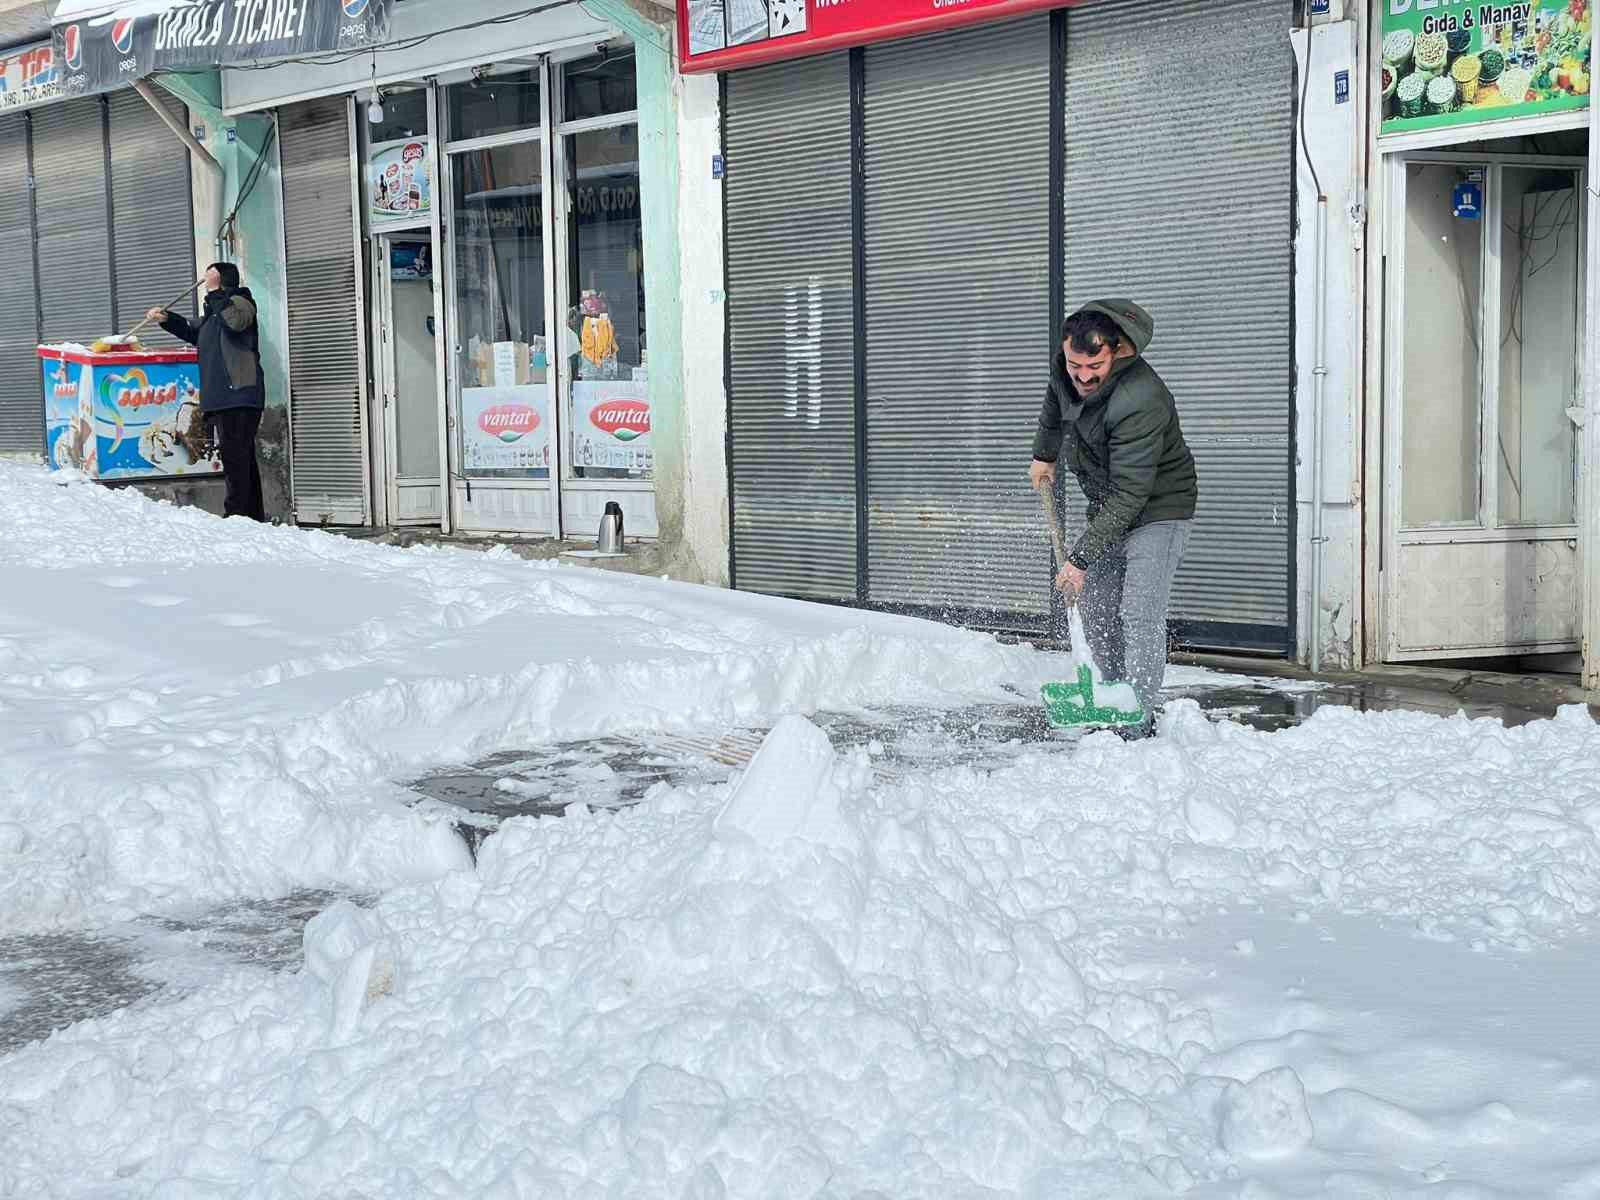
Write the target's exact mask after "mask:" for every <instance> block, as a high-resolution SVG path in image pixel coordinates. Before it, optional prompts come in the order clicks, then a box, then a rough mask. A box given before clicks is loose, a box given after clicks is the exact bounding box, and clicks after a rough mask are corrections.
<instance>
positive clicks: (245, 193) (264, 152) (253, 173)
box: [216, 121, 278, 242]
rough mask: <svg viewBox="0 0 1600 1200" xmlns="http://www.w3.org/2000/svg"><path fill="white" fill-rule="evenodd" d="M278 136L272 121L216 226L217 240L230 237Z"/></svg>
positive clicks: (276, 127) (275, 125) (258, 181)
mask: <svg viewBox="0 0 1600 1200" xmlns="http://www.w3.org/2000/svg"><path fill="white" fill-rule="evenodd" d="M277 138H278V123H277V122H276V121H274V122H272V127H271V128H270V129H268V130H267V136H266V139H265V140H264V141H263V142H262V143H261V153H260V154H259V155H257V156H256V161H255V162H254V163H252V164H251V165H250V170H249V172H248V173H247V174H246V175H245V177H244V182H243V183H241V184H240V185H239V194H238V196H237V197H235V198H234V201H233V208H232V209H231V210H230V211H229V213H228V215H227V216H226V217H224V218H223V219H222V224H221V225H219V226H217V236H216V240H217V241H219V242H220V241H224V240H227V239H230V238H232V236H233V227H234V223H235V221H236V220H237V219H238V216H239V210H240V209H241V208H243V207H244V202H245V201H246V200H248V199H250V195H251V193H253V192H254V191H255V190H256V184H258V183H260V182H261V176H262V173H263V172H264V171H265V169H266V165H267V159H268V158H269V157H271V154H272V147H273V144H274V143H275V142H276V141H277Z"/></svg>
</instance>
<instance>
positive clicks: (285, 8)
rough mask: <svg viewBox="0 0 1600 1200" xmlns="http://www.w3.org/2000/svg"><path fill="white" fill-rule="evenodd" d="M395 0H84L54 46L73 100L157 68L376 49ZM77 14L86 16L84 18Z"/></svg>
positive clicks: (56, 32)
mask: <svg viewBox="0 0 1600 1200" xmlns="http://www.w3.org/2000/svg"><path fill="white" fill-rule="evenodd" d="M393 3H394V0H200V2H199V3H187V2H186V0H172V3H170V4H167V5H166V6H164V7H162V6H154V7H153V6H152V5H150V4H149V3H142V4H141V3H129V4H127V5H125V6H123V7H122V8H121V9H113V10H112V11H111V12H109V13H102V12H100V11H99V9H100V6H99V5H96V4H93V3H90V2H88V0H84V2H81V3H71V2H69V3H65V4H61V5H60V6H58V7H57V9H56V15H55V25H54V27H53V28H52V29H51V31H50V32H51V41H52V42H53V44H54V47H55V58H56V61H57V62H58V63H59V64H60V65H61V72H62V86H63V88H64V90H65V92H66V94H67V95H81V94H85V93H89V92H107V91H111V90H113V89H115V88H119V87H123V86H125V85H126V84H128V83H131V82H132V81H133V80H135V79H143V78H144V77H145V76H147V75H150V74H151V73H153V72H155V71H203V70H210V69H211V68H214V67H218V66H225V65H227V64H229V63H239V62H254V61H257V60H260V59H272V58H286V57H291V56H294V55H299V54H321V53H326V52H328V51H337V50H344V51H352V50H361V49H364V48H368V47H372V46H376V45H378V44H379V43H381V42H382V41H383V40H384V39H385V38H387V37H388V35H389V14H390V11H391V9H392V7H393ZM76 14H83V15H81V16H79V15H76Z"/></svg>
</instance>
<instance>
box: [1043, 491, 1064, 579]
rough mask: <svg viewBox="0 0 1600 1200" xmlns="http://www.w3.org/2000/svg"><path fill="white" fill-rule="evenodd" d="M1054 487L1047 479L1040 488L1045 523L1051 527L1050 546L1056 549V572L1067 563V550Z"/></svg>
mask: <svg viewBox="0 0 1600 1200" xmlns="http://www.w3.org/2000/svg"><path fill="white" fill-rule="evenodd" d="M1052 487H1054V485H1053V484H1052V483H1051V482H1050V481H1049V480H1048V479H1047V480H1044V481H1043V482H1042V484H1041V485H1040V487H1039V488H1038V492H1039V503H1040V504H1042V505H1043V506H1044V523H1045V524H1046V525H1048V526H1049V527H1050V544H1051V546H1053V547H1055V552H1056V570H1058V571H1059V570H1060V569H1061V566H1062V564H1063V563H1065V562H1066V561H1067V548H1066V545H1065V544H1064V543H1063V542H1062V540H1061V522H1060V521H1059V520H1057V519H1056V498H1055V496H1053V495H1052V494H1051V488H1052Z"/></svg>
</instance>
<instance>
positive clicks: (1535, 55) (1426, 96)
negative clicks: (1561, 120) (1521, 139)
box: [1381, 0, 1593, 135]
mask: <svg viewBox="0 0 1600 1200" xmlns="http://www.w3.org/2000/svg"><path fill="white" fill-rule="evenodd" d="M1592 5H1593V0H1561V2H1559V3H1555V2H1549V0H1547V2H1546V3H1543V4H1540V3H1524V4H1481V3H1466V2H1464V0H1432V2H1428V0H1384V10H1383V13H1384V15H1383V44H1382V47H1383V48H1382V58H1383V66H1382V70H1381V80H1382V96H1383V99H1382V103H1383V126H1382V133H1383V134H1385V135H1393V134H1399V133H1413V132H1416V131H1418V130H1423V129H1440V128H1450V127H1456V126H1471V125H1477V124H1481V123H1483V122H1486V121H1502V120H1508V119H1513V118H1517V117H1543V116H1550V115H1552V114H1555V113H1563V112H1575V111H1578V110H1581V109H1584V108H1586V107H1588V104H1589V43H1590V32H1589V31H1590V23H1591V21H1592V19H1593V11H1592Z"/></svg>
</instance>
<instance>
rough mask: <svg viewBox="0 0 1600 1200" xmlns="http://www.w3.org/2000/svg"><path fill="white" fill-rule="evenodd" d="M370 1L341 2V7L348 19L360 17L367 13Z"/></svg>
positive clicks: (353, 0)
mask: <svg viewBox="0 0 1600 1200" xmlns="http://www.w3.org/2000/svg"><path fill="white" fill-rule="evenodd" d="M368 3H369V0H339V6H340V7H341V8H343V9H344V15H345V16H347V17H359V16H360V15H361V14H362V13H364V12H366V11H367V4H368Z"/></svg>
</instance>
